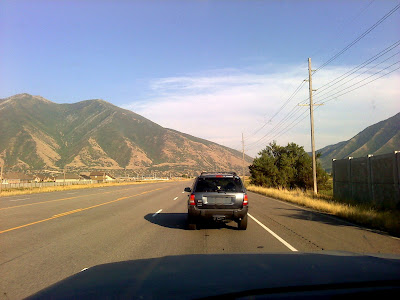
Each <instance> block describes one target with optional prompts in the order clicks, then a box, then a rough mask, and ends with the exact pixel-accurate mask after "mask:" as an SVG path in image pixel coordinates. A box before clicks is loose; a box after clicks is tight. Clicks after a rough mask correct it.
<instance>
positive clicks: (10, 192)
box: [0, 179, 187, 197]
mask: <svg viewBox="0 0 400 300" xmlns="http://www.w3.org/2000/svg"><path fill="white" fill-rule="evenodd" d="M181 180H182V181H184V180H187V179H172V180H168V181H166V180H143V181H130V182H105V183H93V184H77V185H65V186H62V185H61V186H47V187H32V188H13V189H3V190H2V191H1V193H0V197H7V196H15V195H26V194H37V193H49V192H58V191H68V190H80V189H90V188H99V187H108V186H121V185H136V184H144V183H156V182H171V181H181Z"/></svg>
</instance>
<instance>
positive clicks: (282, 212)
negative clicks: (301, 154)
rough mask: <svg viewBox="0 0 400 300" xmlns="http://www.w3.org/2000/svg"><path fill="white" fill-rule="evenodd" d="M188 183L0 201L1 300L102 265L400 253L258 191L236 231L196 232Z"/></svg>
mask: <svg viewBox="0 0 400 300" xmlns="http://www.w3.org/2000/svg"><path fill="white" fill-rule="evenodd" d="M191 183H192V182H191V181H186V182H161V183H148V184H140V185H128V186H118V187H117V186H115V187H104V188H92V189H82V190H71V191H63V192H53V193H42V194H31V195H19V196H10V197H0V274H1V276H0V298H1V299H20V298H23V297H27V296H29V295H32V294H33V293H35V292H37V291H39V290H41V289H43V288H45V287H47V286H49V285H51V284H53V283H55V282H58V281H60V280H62V279H64V278H66V277H68V276H70V275H72V274H76V273H77V272H80V271H81V270H83V269H85V268H90V267H92V266H95V265H98V264H104V263H109V262H117V261H124V260H134V259H142V258H152V257H160V256H166V255H183V254H206V253H271V252H291V251H301V252H313V251H322V250H340V251H351V252H357V253H395V254H400V240H399V239H398V238H395V237H391V236H389V235H386V234H384V233H380V232H377V231H373V230H368V229H365V228H361V227H358V226H355V225H353V224H351V223H348V222H345V221H342V220H339V219H337V218H334V217H332V216H329V215H326V214H321V213H317V212H314V211H311V210H308V209H304V208H301V207H298V206H296V205H292V204H288V203H285V202H282V201H279V200H275V199H271V198H267V197H264V196H261V195H257V194H254V193H251V192H249V214H250V215H251V218H249V224H248V229H247V230H246V231H239V230H236V228H237V226H236V223H229V224H227V225H218V226H217V225H213V224H209V225H207V226H203V227H202V228H201V229H200V230H195V231H190V230H186V210H187V195H188V194H187V193H183V189H184V187H186V186H190V185H191Z"/></svg>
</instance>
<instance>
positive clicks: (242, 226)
mask: <svg viewBox="0 0 400 300" xmlns="http://www.w3.org/2000/svg"><path fill="white" fill-rule="evenodd" d="M238 229H239V230H246V229H247V214H246V215H245V216H244V217H243V219H241V220H239V221H238Z"/></svg>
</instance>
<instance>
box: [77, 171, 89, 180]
mask: <svg viewBox="0 0 400 300" xmlns="http://www.w3.org/2000/svg"><path fill="white" fill-rule="evenodd" d="M79 176H81V178H82V179H83V180H91V178H90V175H89V174H82V173H81V174H79Z"/></svg>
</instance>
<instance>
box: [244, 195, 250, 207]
mask: <svg viewBox="0 0 400 300" xmlns="http://www.w3.org/2000/svg"><path fill="white" fill-rule="evenodd" d="M246 205H249V198H248V197H247V195H246V194H245V195H244V197H243V206H246Z"/></svg>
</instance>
